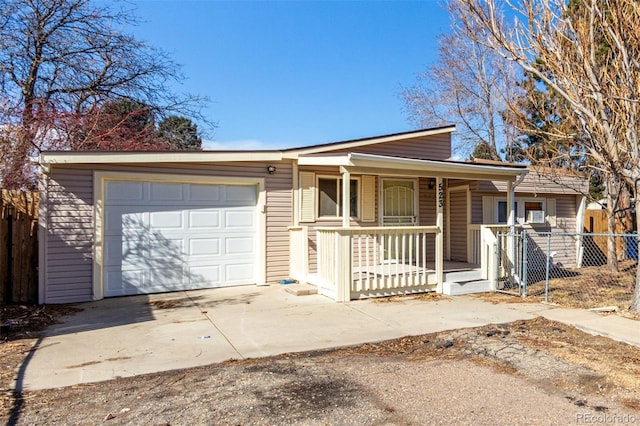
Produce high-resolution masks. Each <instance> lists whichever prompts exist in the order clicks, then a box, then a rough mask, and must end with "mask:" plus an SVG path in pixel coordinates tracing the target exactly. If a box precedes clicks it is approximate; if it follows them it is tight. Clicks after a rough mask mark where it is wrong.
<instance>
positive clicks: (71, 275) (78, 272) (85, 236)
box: [43, 168, 94, 303]
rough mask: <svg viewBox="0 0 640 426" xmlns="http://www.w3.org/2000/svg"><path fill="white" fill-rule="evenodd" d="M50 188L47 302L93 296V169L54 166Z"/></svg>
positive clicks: (46, 239) (69, 300) (85, 299)
mask: <svg viewBox="0 0 640 426" xmlns="http://www.w3.org/2000/svg"><path fill="white" fill-rule="evenodd" d="M46 191H47V197H46V202H47V206H46V212H47V213H46V214H47V218H46V224H47V229H46V234H45V244H46V248H45V250H46V255H45V261H46V264H45V265H43V267H45V275H44V279H45V281H46V284H47V285H46V288H45V291H44V295H43V299H44V302H45V303H67V302H81V301H88V300H91V299H92V297H93V294H92V271H93V260H92V256H93V227H94V222H93V173H92V172H91V170H79V169H57V168H56V169H53V171H52V173H51V178H50V179H48V180H47V186H46Z"/></svg>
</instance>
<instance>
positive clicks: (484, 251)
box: [472, 225, 509, 286]
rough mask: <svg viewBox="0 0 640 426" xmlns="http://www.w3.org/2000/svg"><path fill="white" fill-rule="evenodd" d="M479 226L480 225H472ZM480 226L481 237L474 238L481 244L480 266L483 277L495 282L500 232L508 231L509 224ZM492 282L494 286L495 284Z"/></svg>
mask: <svg viewBox="0 0 640 426" xmlns="http://www.w3.org/2000/svg"><path fill="white" fill-rule="evenodd" d="M472 226H478V225H472ZM479 226H480V238H479V240H474V242H475V243H476V244H479V245H480V247H479V251H480V262H478V263H479V264H480V267H481V269H482V278H483V279H485V280H489V281H491V282H492V283H494V284H495V281H496V279H497V277H496V276H495V275H496V271H495V265H496V264H497V262H498V259H497V258H496V244H497V241H498V240H497V235H498V232H501V231H502V232H506V231H508V230H509V225H479ZM494 284H492V286H493V285H494Z"/></svg>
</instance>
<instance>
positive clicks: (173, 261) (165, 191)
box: [39, 127, 584, 303]
mask: <svg viewBox="0 0 640 426" xmlns="http://www.w3.org/2000/svg"><path fill="white" fill-rule="evenodd" d="M454 130H455V128H454V127H443V128H434V129H426V130H419V131H413V132H406V133H399V134H393V135H386V136H378V137H372V138H367V139H359V140H352V141H346V142H338V143H331V144H324V145H315V146H309V147H303V148H292V149H286V150H280V151H253V152H247V151H209V152H207V151H204V152H44V153H42V154H41V159H40V162H41V170H42V178H41V183H40V190H41V193H40V194H41V195H40V222H39V223H40V236H39V237H40V269H39V273H40V292H39V294H40V301H41V302H43V303H66V302H77V301H88V300H96V299H102V298H103V297H112V296H120V295H130V294H142V293H155V292H164V291H173V290H183V289H195V288H210V287H220V286H231V285H242V284H265V283H276V282H279V281H280V280H282V279H285V278H288V277H293V278H295V279H297V280H299V281H305V282H309V283H311V284H315V285H317V286H318V288H319V290H320V292H321V293H323V294H325V295H328V296H330V297H333V298H334V299H336V300H339V301H344V300H349V299H352V298H357V297H368V296H377V295H387V294H398V293H407V292H419V291H429V290H437V291H441V292H446V293H455V292H469V291H486V290H490V289H491V288H492V285H495V284H494V283H493V284H492V281H491V280H492V273H491V271H490V269H491V268H490V267H489V265H490V263H491V261H492V258H493V253H492V252H491V245H490V244H491V238H492V236H495V233H496V232H497V231H498V230H501V229H502V230H508V229H510V228H515V227H516V226H523V227H529V228H531V229H536V230H552V231H569V232H575V231H576V230H582V223H581V217H582V216H581V215H582V213H583V210H584V201H583V198H582V196H580V195H579V194H578V192H576V191H571V190H568V189H566V188H565V187H564V186H563V185H560V184H556V183H553V182H551V181H550V180H547V181H541V179H543V178H540V177H538V175H537V174H535V173H529V174H527V172H528V169H527V168H526V167H525V166H522V165H513V164H502V163H500V164H495V163H493V164H484V163H465V162H458V161H452V160H450V158H451V133H452V132H453V131H454ZM578 183H579V184H580V182H578ZM344 200H348V202H344ZM509 200H513V201H514V205H515V207H516V208H515V209H514V210H512V209H511V208H510V206H511V204H510V203H509ZM511 212H513V213H514V214H513V215H510V213H511ZM510 218H511V221H510V222H509V220H510ZM571 256H575V252H574V253H568V254H567V257H568V258H571ZM456 273H457V274H458V275H457V276H456V275H455V274H456ZM460 274H462V275H460ZM465 274H466V275H465ZM468 282H473V283H474V285H467V287H466V289H464V286H465V283H468Z"/></svg>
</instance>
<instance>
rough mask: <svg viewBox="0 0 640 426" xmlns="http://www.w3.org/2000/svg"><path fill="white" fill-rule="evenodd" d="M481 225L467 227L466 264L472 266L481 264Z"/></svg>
mask: <svg viewBox="0 0 640 426" xmlns="http://www.w3.org/2000/svg"><path fill="white" fill-rule="evenodd" d="M481 227H482V225H473V224H469V225H467V262H469V263H472V264H474V265H480V264H481V263H482V249H481V244H482V232H481V229H480V228H481Z"/></svg>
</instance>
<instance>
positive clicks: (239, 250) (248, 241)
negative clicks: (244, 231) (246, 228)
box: [224, 237, 255, 256]
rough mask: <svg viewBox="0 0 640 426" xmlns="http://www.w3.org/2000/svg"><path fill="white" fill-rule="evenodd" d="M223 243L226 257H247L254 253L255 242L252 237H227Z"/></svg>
mask: <svg viewBox="0 0 640 426" xmlns="http://www.w3.org/2000/svg"><path fill="white" fill-rule="evenodd" d="M224 241H225V254H227V255H231V256H233V255H248V254H253V253H254V251H255V240H254V239H253V238H252V237H227V238H225V240H224Z"/></svg>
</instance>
